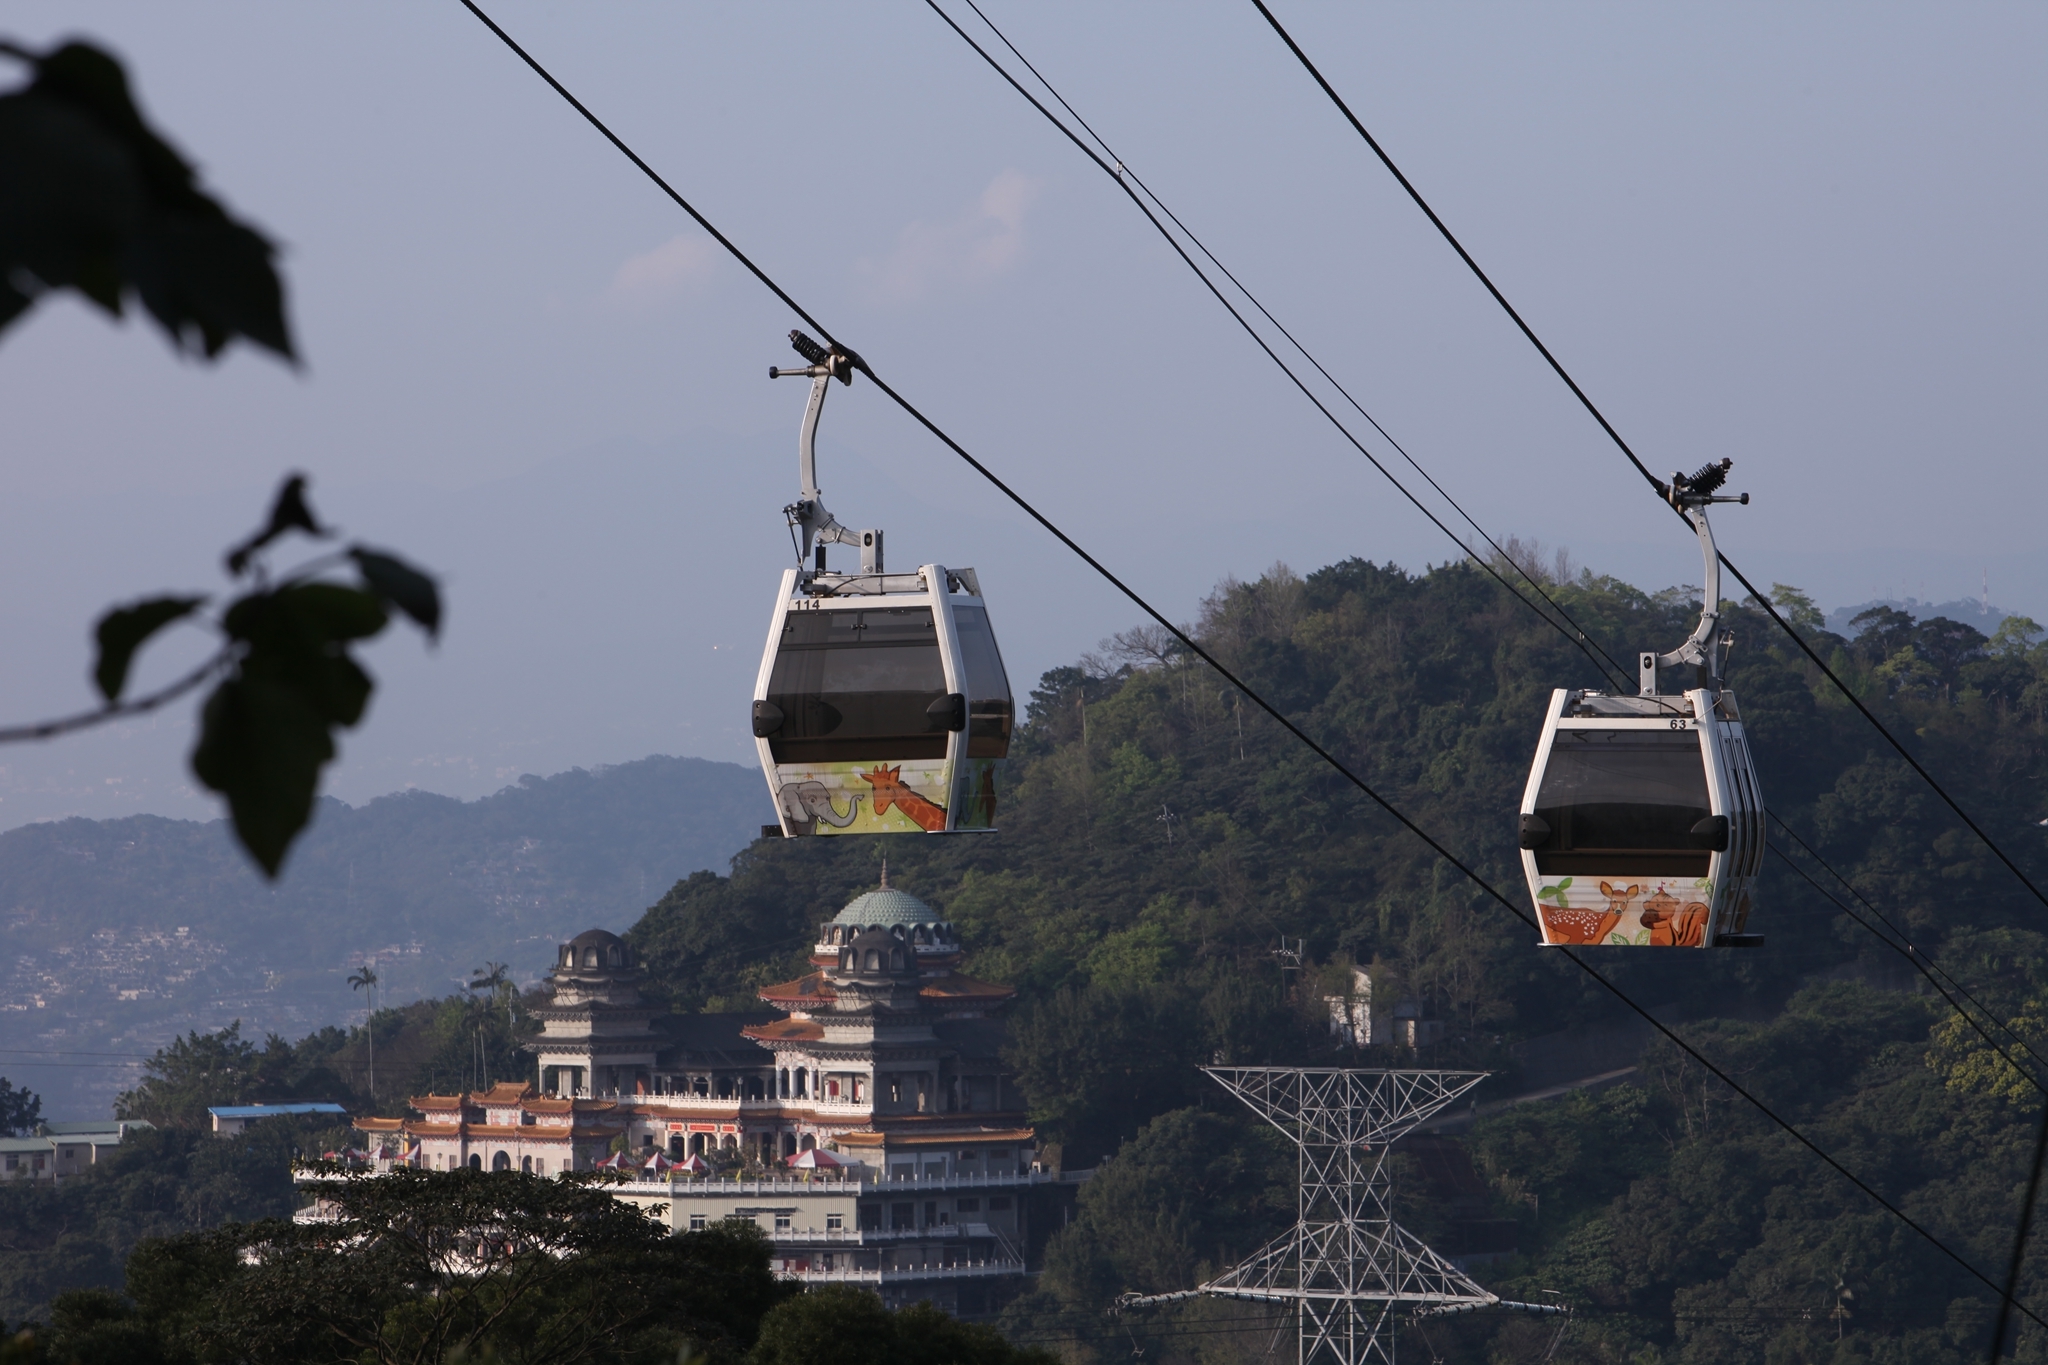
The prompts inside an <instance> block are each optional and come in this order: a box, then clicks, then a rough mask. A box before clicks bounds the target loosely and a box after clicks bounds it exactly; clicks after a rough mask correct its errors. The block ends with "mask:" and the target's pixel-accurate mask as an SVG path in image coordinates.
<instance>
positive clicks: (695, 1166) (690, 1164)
mask: <svg viewBox="0 0 2048 1365" xmlns="http://www.w3.org/2000/svg"><path fill="white" fill-rule="evenodd" d="M674 1166H675V1168H676V1169H677V1170H679V1171H683V1172H686V1173H687V1174H690V1175H703V1174H704V1173H705V1172H706V1171H708V1170H710V1169H711V1163H710V1162H708V1161H706V1160H705V1159H704V1158H703V1157H701V1156H695V1155H692V1156H687V1157H684V1158H683V1159H682V1160H681V1161H678V1162H675V1163H674Z"/></svg>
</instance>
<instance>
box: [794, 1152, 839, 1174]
mask: <svg viewBox="0 0 2048 1365" xmlns="http://www.w3.org/2000/svg"><path fill="white" fill-rule="evenodd" d="M784 1164H785V1165H787V1166H788V1167H789V1168H790V1169H791V1170H792V1171H832V1170H837V1169H839V1168H840V1167H842V1166H844V1165H845V1164H846V1163H845V1162H843V1161H841V1160H840V1159H839V1158H838V1157H836V1156H833V1155H832V1154H831V1153H830V1152H828V1151H826V1150H825V1149H824V1148H823V1147H812V1148H810V1149H809V1150H807V1151H802V1152H798V1153H797V1154H796V1155H795V1156H793V1157H790V1158H789V1160H788V1161H787V1162H785V1163H784Z"/></svg>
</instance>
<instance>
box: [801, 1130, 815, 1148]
mask: <svg viewBox="0 0 2048 1365" xmlns="http://www.w3.org/2000/svg"><path fill="white" fill-rule="evenodd" d="M817 1145H818V1140H817V1139H816V1138H814V1137H812V1136H811V1135H810V1134H809V1133H805V1134H804V1136H803V1143H802V1147H803V1150H804V1151H806V1152H808V1151H810V1150H811V1148H813V1147H815V1146H817Z"/></svg>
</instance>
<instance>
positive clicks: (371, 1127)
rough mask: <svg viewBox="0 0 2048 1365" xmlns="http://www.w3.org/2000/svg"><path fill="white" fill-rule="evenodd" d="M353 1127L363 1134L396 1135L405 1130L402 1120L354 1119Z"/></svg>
mask: <svg viewBox="0 0 2048 1365" xmlns="http://www.w3.org/2000/svg"><path fill="white" fill-rule="evenodd" d="M355 1126H356V1128H357V1129H359V1130H360V1131H362V1132H365V1133H397V1132H402V1131H404V1129H405V1120H404V1119H377V1118H368V1119H356V1120H355Z"/></svg>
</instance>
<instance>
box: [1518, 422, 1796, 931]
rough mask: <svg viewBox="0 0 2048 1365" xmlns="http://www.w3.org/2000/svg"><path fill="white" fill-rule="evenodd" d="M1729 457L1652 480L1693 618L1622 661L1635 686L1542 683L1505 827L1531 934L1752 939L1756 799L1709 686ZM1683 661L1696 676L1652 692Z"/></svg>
mask: <svg viewBox="0 0 2048 1365" xmlns="http://www.w3.org/2000/svg"><path fill="white" fill-rule="evenodd" d="M1730 463H1731V462H1730V461H1727V460H1723V461H1722V462H1721V463H1719V464H1717V465H1708V466H1706V467H1705V468H1703V469H1701V470H1700V471H1699V472H1697V473H1695V474H1694V475H1693V476H1692V477H1691V478H1689V479H1688V478H1686V477H1685V476H1683V475H1680V474H1673V475H1672V476H1671V482H1670V484H1668V485H1663V484H1660V485H1659V487H1660V488H1662V489H1663V491H1664V494H1665V497H1666V498H1667V499H1668V500H1669V501H1670V502H1671V505H1672V506H1673V507H1676V508H1678V509H1679V511H1680V512H1682V513H1683V514H1684V515H1685V517H1686V519H1687V520H1688V521H1689V522H1690V523H1691V524H1692V526H1693V528H1694V530H1695V532H1696V533H1697V534H1698V536H1699V541H1700V549H1701V552H1702V553H1703V554H1704V555H1705V557H1706V591H1705V600H1704V603H1703V605H1702V609H1701V612H1700V623H1699V626H1698V627H1697V628H1696V629H1695V630H1694V631H1693V633H1692V635H1691V636H1690V637H1688V638H1687V640H1686V641H1685V643H1684V644H1682V645H1680V646H1679V647H1678V648H1677V649H1676V650H1673V651H1672V652H1671V653H1669V654H1656V653H1650V652H1645V653H1643V654H1640V655H1638V656H1637V664H1638V670H1639V684H1640V691H1639V692H1638V694H1637V695H1635V696H1612V695H1608V694H1606V693H1602V692H1595V691H1567V690H1564V689H1562V688H1560V689H1559V690H1557V691H1555V692H1553V693H1551V697H1550V708H1549V710H1548V711H1547V712H1546V713H1545V715H1544V718H1543V735H1542V738H1541V739H1540V740H1539V741H1538V742H1537V746H1536V759H1535V762H1534V763H1533V764H1532V765H1531V766H1530V769H1529V781H1528V784H1527V786H1526V787H1524V789H1523V791H1522V804H1521V815H1520V821H1519V828H1518V829H1517V831H1516V833H1517V835H1518V838H1519V842H1520V844H1521V847H1522V871H1523V874H1524V875H1525V876H1526V877H1527V878H1528V880H1529V895H1530V897H1531V899H1533V900H1534V901H1535V902H1536V915H1537V919H1538V922H1539V923H1540V924H1541V925H1542V929H1543V942H1544V943H1545V944H1549V945H1568V946H1574V947H1580V946H1583V947H1606V946H1615V947H1647V948H1708V947H1753V946H1756V945H1757V944H1760V943H1761V942H1762V941H1763V940H1762V937H1761V936H1760V935H1755V934H1751V933H1750V932H1749V931H1748V928H1749V915H1750V910H1751V908H1752V904H1753V897H1754V890H1755V884H1756V879H1757V874H1758V872H1759V871H1760V870H1761V867H1762V863H1763V853H1764V804H1763V796H1762V793H1761V792H1760V790H1759V789H1758V786H1757V780H1756V768H1755V765H1754V764H1753V763H1752V762H1751V761H1750V754H1749V741H1748V739H1747V737H1746V736H1745V735H1744V734H1743V729H1742V714H1741V712H1740V711H1739V710H1738V709H1737V707H1736V704H1735V694H1734V693H1732V692H1729V691H1727V690H1726V689H1725V688H1723V687H1722V686H1721V667H1720V662H1721V651H1722V650H1723V649H1724V648H1726V646H1727V645H1728V643H1729V637H1727V636H1725V635H1721V634H1719V633H1718V632H1719V624H1720V587H1721V575H1720V557H1719V555H1718V554H1717V553H1716V552H1715V549H1714V538H1713V531H1712V530H1711V528H1710V527H1709V526H1708V524H1707V516H1706V507H1707V504H1709V503H1713V502H1736V501H1741V502H1747V501H1749V495H1748V494H1747V493H1745V494H1743V495H1742V496H1741V497H1740V498H1739V499H1738V498H1731V497H1716V496H1715V495H1714V491H1715V490H1716V489H1718V488H1719V487H1720V486H1721V484H1722V483H1723V481H1725V479H1726V478H1727V473H1728V467H1729V464H1730ZM1681 665H1689V666H1691V667H1692V668H1693V669H1695V670H1696V671H1697V673H1698V675H1699V681H1700V684H1701V685H1700V686H1698V687H1696V688H1694V689H1692V690H1691V691H1688V692H1685V693H1682V694H1666V693H1660V692H1659V691H1658V690H1657V683H1658V674H1659V670H1660V669H1663V668H1669V667H1673V666H1681Z"/></svg>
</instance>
